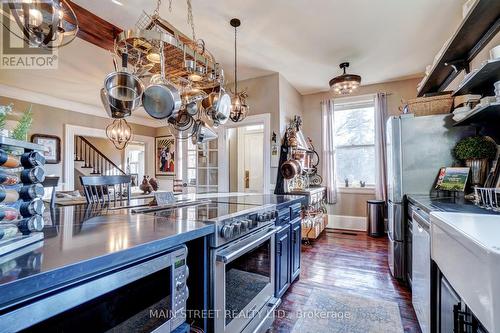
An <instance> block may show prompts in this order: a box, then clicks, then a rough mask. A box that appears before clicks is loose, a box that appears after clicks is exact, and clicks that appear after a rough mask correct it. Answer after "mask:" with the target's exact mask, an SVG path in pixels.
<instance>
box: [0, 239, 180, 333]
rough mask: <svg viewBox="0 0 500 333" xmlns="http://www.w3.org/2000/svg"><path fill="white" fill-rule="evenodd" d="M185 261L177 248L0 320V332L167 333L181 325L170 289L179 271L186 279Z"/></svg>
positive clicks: (61, 293) (8, 314) (175, 290)
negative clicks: (24, 330)
mask: <svg viewBox="0 0 500 333" xmlns="http://www.w3.org/2000/svg"><path fill="white" fill-rule="evenodd" d="M185 257H186V250H185V249H184V248H181V249H179V250H176V251H173V252H169V253H166V254H165V253H164V254H161V255H158V256H155V257H151V258H148V259H146V260H144V261H142V262H140V263H135V264H132V265H130V266H129V267H127V268H124V269H119V270H117V271H114V272H109V273H105V274H103V275H101V276H99V277H96V278H94V279H91V280H89V281H85V282H81V283H78V284H76V285H73V286H72V287H70V288H68V289H66V290H63V291H61V292H59V293H56V294H53V295H51V296H49V297H46V298H42V299H41V300H39V301H37V302H34V303H31V304H28V305H26V306H24V307H21V308H19V309H16V310H13V311H11V312H8V313H7V314H5V315H2V316H0V322H1V323H2V325H0V326H2V328H3V329H5V331H6V332H7V331H10V332H14V331H19V330H21V329H26V332H72V333H73V332H77V333H78V332H82V333H83V332H108V331H109V332H144V333H146V332H163V333H165V332H171V331H173V330H174V329H175V328H176V327H177V326H179V325H180V324H181V323H182V322H184V321H185V311H184V310H185V301H184V302H183V303H182V304H181V306H182V308H180V307H179V301H178V297H179V293H178V288H177V287H178V285H176V284H174V283H176V281H179V279H178V274H179V272H180V269H182V271H183V272H185V273H186V274H187V270H186V268H187V266H185ZM176 275H177V276H176ZM179 289H181V288H179ZM185 290H186V293H187V289H185ZM176 296H177V297H176ZM33 324H35V325H33ZM0 331H3V330H2V329H0Z"/></svg>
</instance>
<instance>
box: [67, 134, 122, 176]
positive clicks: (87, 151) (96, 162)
mask: <svg viewBox="0 0 500 333" xmlns="http://www.w3.org/2000/svg"><path fill="white" fill-rule="evenodd" d="M75 162H80V169H88V170H90V173H89V174H90V175H94V176H97V175H103V176H115V175H125V171H123V170H122V169H120V167H119V166H118V165H116V164H115V163H114V162H113V161H111V160H110V159H109V158H107V157H106V156H105V155H104V154H103V153H101V152H100V151H99V149H97V148H96V147H95V146H94V145H93V144H92V143H90V142H89V141H88V140H87V139H85V138H84V137H83V136H77V137H75ZM75 166H76V165H75ZM82 171H83V170H82Z"/></svg>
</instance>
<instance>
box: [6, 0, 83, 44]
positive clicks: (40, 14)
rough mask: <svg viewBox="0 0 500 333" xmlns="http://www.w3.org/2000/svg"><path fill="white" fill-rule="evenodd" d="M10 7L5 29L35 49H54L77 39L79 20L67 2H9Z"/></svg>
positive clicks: (29, 0) (13, 0) (23, 0)
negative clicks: (14, 26) (14, 25)
mask: <svg viewBox="0 0 500 333" xmlns="http://www.w3.org/2000/svg"><path fill="white" fill-rule="evenodd" d="M6 5H7V6H8V8H9V10H4V11H3V15H4V18H3V20H2V24H3V26H4V27H5V28H6V29H7V30H8V31H9V32H11V33H12V34H14V35H15V36H17V37H18V38H20V39H22V40H23V41H25V42H26V43H28V44H29V45H30V46H32V47H41V48H46V49H54V48H58V47H62V46H64V45H67V44H69V43H71V42H72V41H73V40H74V39H75V37H76V34H77V32H78V19H77V17H76V14H75V12H74V11H73V9H72V8H71V6H70V5H69V4H68V2H67V1H66V0H43V1H41V0H22V1H15V0H6ZM4 8H5V7H4ZM11 17H12V18H13V21H14V22H12V21H11ZM12 24H16V25H17V29H15V28H12V27H11V25H12ZM19 31H20V32H21V33H19Z"/></svg>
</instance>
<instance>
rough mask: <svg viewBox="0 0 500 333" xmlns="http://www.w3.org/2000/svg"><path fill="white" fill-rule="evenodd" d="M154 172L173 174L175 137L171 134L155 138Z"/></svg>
mask: <svg viewBox="0 0 500 333" xmlns="http://www.w3.org/2000/svg"><path fill="white" fill-rule="evenodd" d="M155 154H156V159H155V162H156V163H155V174H156V176H173V175H174V173H175V159H176V151H175V137H174V136H173V135H167V136H159V137H156V138H155Z"/></svg>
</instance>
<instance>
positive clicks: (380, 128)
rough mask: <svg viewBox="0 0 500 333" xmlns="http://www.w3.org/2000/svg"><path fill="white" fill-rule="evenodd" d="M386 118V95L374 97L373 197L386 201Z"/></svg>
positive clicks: (378, 94) (381, 94)
mask: <svg viewBox="0 0 500 333" xmlns="http://www.w3.org/2000/svg"><path fill="white" fill-rule="evenodd" d="M386 118H387V95H386V94H385V93H377V95H376V96H375V197H376V198H377V199H378V200H384V201H387V169H386V148H385V120H386Z"/></svg>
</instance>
